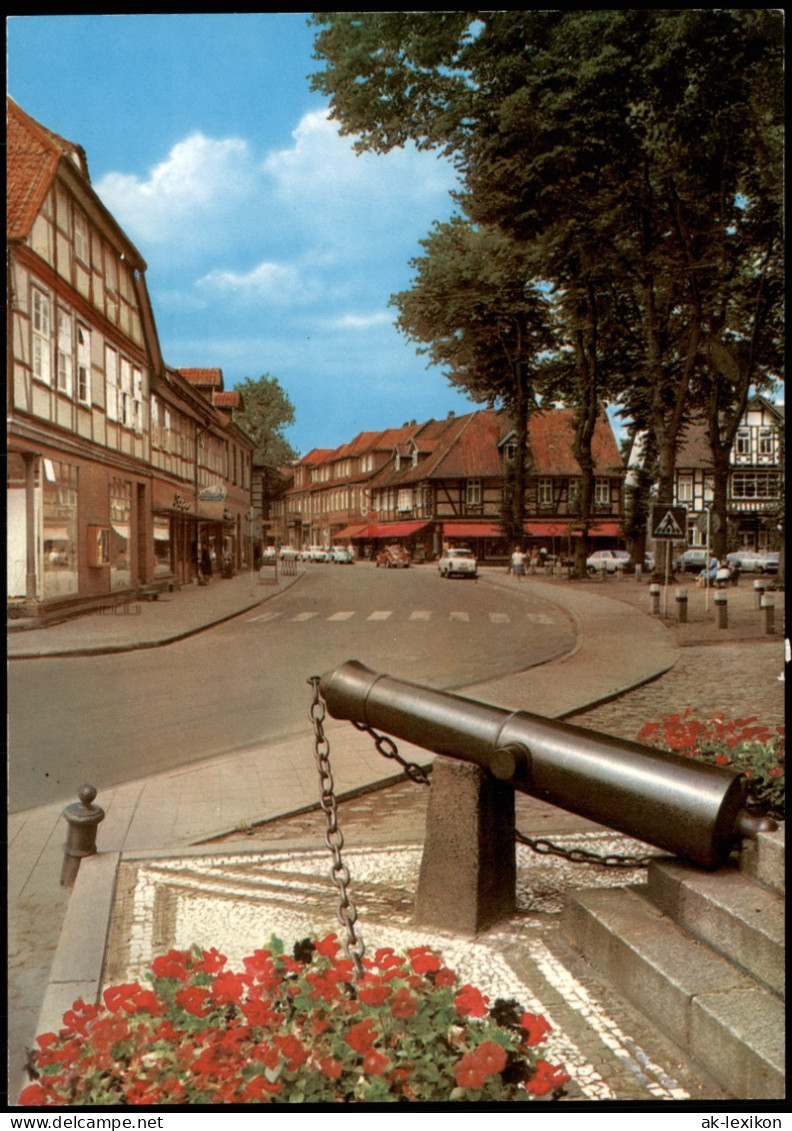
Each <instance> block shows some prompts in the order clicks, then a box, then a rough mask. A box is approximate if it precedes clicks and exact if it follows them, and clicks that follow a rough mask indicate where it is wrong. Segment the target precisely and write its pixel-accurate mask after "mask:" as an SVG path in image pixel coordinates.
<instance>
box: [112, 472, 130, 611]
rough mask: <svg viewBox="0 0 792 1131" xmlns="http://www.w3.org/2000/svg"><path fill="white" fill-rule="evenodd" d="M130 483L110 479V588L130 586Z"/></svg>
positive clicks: (126, 587)
mask: <svg viewBox="0 0 792 1131" xmlns="http://www.w3.org/2000/svg"><path fill="white" fill-rule="evenodd" d="M131 526H132V484H131V483H128V482H127V481H126V480H123V479H112V480H111V481H110V588H111V589H129V588H131V586H132V562H131V560H130V555H131V552H132V538H131Z"/></svg>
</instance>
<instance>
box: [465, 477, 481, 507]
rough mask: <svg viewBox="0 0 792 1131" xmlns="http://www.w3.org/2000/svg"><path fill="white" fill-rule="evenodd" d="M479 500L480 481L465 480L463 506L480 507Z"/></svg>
mask: <svg viewBox="0 0 792 1131" xmlns="http://www.w3.org/2000/svg"><path fill="white" fill-rule="evenodd" d="M481 500H482V490H481V480H480V479H467V480H466V481H465V505H466V506H468V507H480V506H481Z"/></svg>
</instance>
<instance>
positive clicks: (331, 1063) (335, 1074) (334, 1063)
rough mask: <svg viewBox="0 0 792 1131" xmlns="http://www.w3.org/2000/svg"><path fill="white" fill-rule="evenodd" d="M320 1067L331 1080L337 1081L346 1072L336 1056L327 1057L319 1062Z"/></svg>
mask: <svg viewBox="0 0 792 1131" xmlns="http://www.w3.org/2000/svg"><path fill="white" fill-rule="evenodd" d="M319 1067H320V1069H321V1070H322V1072H323V1073H324V1074H325V1076H327V1077H328V1079H330V1080H337V1079H338V1078H339V1076H340V1075H341V1073H342V1072H343V1070H344V1065H343V1063H342V1062H341V1061H340V1060H336V1058H335V1057H334V1056H326V1057H324V1058H323V1059H322V1060H320V1061H319Z"/></svg>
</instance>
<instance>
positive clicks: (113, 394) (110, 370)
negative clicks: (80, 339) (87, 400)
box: [105, 345, 119, 420]
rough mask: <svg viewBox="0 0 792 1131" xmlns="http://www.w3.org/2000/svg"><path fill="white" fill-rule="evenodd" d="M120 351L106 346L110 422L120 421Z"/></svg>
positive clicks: (106, 381) (106, 403) (107, 401)
mask: <svg viewBox="0 0 792 1131" xmlns="http://www.w3.org/2000/svg"><path fill="white" fill-rule="evenodd" d="M118 394H119V389H118V351H117V350H115V349H113V347H112V346H107V345H106V346H105V412H106V414H107V419H108V420H118V418H119V413H118V400H119V396H118Z"/></svg>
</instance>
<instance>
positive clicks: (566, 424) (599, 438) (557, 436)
mask: <svg viewBox="0 0 792 1131" xmlns="http://www.w3.org/2000/svg"><path fill="white" fill-rule="evenodd" d="M574 437H575V410H574V409H571V408H553V409H549V410H548V411H547V412H537V413H534V414H533V415H532V416H531V417H530V419H529V421H528V448H529V458H530V460H531V471H532V472H533V473H534V474H536V475H543V474H544V475H580V465H579V464H578V462H577V460H576V459H575V455H574V447H573V444H574ZM591 454H592V457H593V460H594V471H595V474H597V475H615V474H617V473H618V472H620V471H622V470H623V468H624V461H623V460H622V457H621V454H620V452H619V449H618V446H617V444H616V437H615V436H614V434H613V429H612V428H611V425H610V421H609V420H608V417H607V415H606V413H605V412H604V411H603V412H601V413H600V415H599V417H598V419H597V423H596V426H595V429H594V435H593V436H592V439H591Z"/></svg>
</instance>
